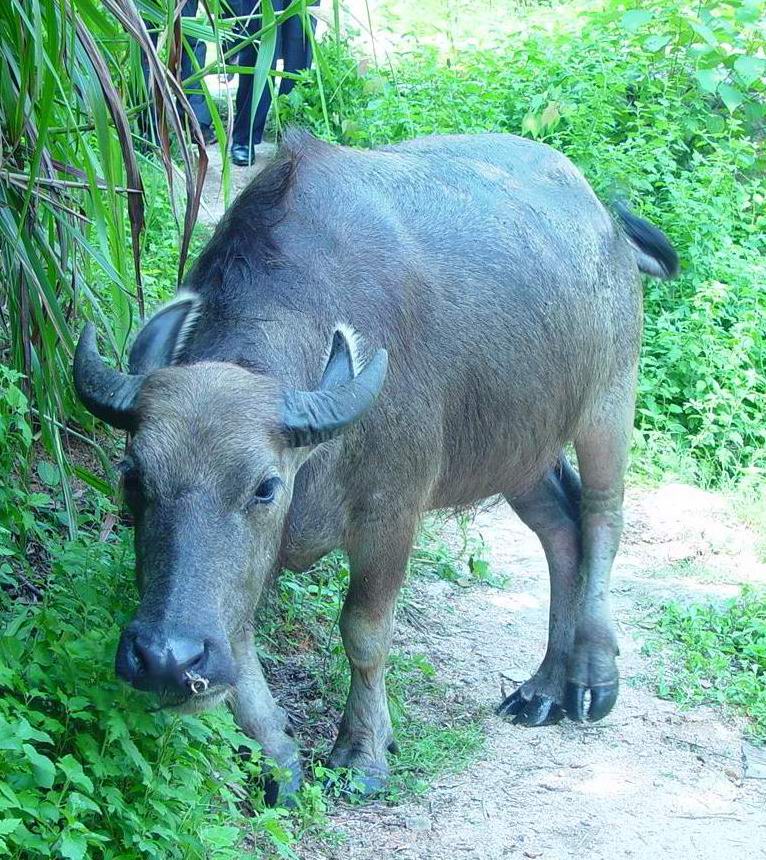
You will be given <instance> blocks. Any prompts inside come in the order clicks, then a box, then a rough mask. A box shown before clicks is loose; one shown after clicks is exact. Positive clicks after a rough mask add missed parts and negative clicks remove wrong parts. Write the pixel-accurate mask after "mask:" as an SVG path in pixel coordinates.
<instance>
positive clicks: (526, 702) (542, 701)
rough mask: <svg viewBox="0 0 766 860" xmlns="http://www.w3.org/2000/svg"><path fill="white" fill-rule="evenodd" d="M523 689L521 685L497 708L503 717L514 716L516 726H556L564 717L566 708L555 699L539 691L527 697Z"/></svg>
mask: <svg viewBox="0 0 766 860" xmlns="http://www.w3.org/2000/svg"><path fill="white" fill-rule="evenodd" d="M523 689H524V688H523V686H522V687H519V688H518V689H517V690H514V691H513V692H512V693H511V695H510V696H508V697H507V698H506V699H504V700H503V702H501V704H500V706H499V707H498V709H497V713H498V714H499V715H500V716H501V717H513V720H512V722H513V724H514V726H525V727H526V728H537V727H538V726H554V725H556V723H560V722H561V720H563V719H564V716H565V714H564V709H563V708H562V707H561V705H560V704H559V703H558V702H557V701H556V700H555V699H553V698H551V697H550V696H541V695H539V694H538V693H533V694H532V696H531V697H530V698H527V696H525V695H524V692H523Z"/></svg>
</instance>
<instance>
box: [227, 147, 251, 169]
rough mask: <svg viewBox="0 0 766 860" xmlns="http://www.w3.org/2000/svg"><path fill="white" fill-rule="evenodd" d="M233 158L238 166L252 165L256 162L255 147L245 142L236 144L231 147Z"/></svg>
mask: <svg viewBox="0 0 766 860" xmlns="http://www.w3.org/2000/svg"><path fill="white" fill-rule="evenodd" d="M231 160H232V161H233V162H234V164H236V165H237V167H250V165H251V164H253V163H254V162H255V149H254V148H253V147H252V146H245V145H244V144H235V145H234V146H232V148H231Z"/></svg>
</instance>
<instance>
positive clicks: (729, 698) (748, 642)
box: [657, 588, 766, 743]
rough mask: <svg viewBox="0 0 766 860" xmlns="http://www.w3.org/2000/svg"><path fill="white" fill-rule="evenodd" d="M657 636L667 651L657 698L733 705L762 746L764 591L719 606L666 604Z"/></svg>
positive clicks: (765, 711) (765, 731)
mask: <svg viewBox="0 0 766 860" xmlns="http://www.w3.org/2000/svg"><path fill="white" fill-rule="evenodd" d="M657 632H658V634H659V637H660V640H661V641H662V642H663V643H664V644H665V646H666V647H667V649H668V650H666V651H665V652H664V653H665V662H664V666H663V668H662V671H661V679H660V681H659V684H658V692H659V694H660V695H662V696H665V697H668V698H673V699H674V700H675V701H677V702H680V703H682V704H685V705H691V704H699V703H711V704H718V705H727V706H733V707H734V708H736V709H737V710H738V711H740V712H741V713H744V714H745V715H746V716H747V717H748V718H749V727H750V731H751V733H752V735H753V737H754V738H755V739H756V740H758V741H760V742H764V743H766V592H764V591H763V590H756V589H751V588H744V589H743V591H742V594H741V595H740V596H739V597H738V598H737V599H735V600H730V601H727V602H726V603H724V604H720V605H704V606H703V605H692V606H680V605H679V604H676V603H673V604H669V605H667V606H665V607H664V608H663V610H662V613H661V615H660V618H659V620H658V622H657Z"/></svg>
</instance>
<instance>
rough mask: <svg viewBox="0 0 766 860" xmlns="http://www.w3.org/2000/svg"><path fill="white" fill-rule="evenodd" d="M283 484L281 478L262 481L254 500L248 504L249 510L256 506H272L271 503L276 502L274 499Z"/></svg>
mask: <svg viewBox="0 0 766 860" xmlns="http://www.w3.org/2000/svg"><path fill="white" fill-rule="evenodd" d="M281 483H282V482H281V481H280V480H279V478H266V480H265V481H261V483H260V484H259V485H258V488H257V489H256V491H255V493H254V494H253V496H252V498H251V499H250V501H249V502H248V505H247V506H248V508H252V507H254V506H255V505H268V504H271V502H273V501H274V497H275V496H276V494H277V490H279V485H280V484H281Z"/></svg>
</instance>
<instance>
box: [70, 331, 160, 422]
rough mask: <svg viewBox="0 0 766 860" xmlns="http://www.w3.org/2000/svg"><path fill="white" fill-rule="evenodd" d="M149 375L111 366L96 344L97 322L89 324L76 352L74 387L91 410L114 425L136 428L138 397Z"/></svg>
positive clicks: (81, 336)
mask: <svg viewBox="0 0 766 860" xmlns="http://www.w3.org/2000/svg"><path fill="white" fill-rule="evenodd" d="M145 378H146V377H145V376H144V375H143V374H136V375H131V374H128V373H120V371H119V370H115V369H114V368H113V367H109V365H108V364H106V362H105V361H104V359H103V358H101V355H100V354H99V351H98V347H97V346H96V328H95V326H94V325H93V323H88V324H87V325H86V326H85V328H84V329H83V331H82V334H81V335H80V340H79V341H78V343H77V349H76V350H75V354H74V387H75V390H76V391H77V396H78V397H79V398H80V400H82V402H83V404H84V405H85V407H86V408H87V410H88V411H89V412H91V413H93V415H95V416H96V418H100V419H101V420H102V421H106V423H107V424H111V425H112V427H118V428H119V429H120V430H131V431H132V430H135V428H136V422H137V415H136V398H137V396H138V391H139V389H140V388H141V386H142V384H143V382H144V379H145Z"/></svg>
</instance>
